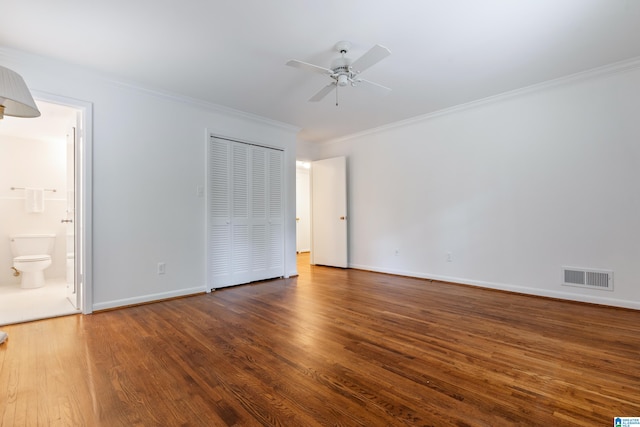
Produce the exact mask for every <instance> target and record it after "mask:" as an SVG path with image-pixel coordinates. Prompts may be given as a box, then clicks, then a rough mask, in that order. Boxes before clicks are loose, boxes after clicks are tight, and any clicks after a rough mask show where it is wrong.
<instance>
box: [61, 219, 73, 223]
mask: <svg viewBox="0 0 640 427" xmlns="http://www.w3.org/2000/svg"><path fill="white" fill-rule="evenodd" d="M60 222H62V223H65V222H73V220H72V219H63V220H60Z"/></svg>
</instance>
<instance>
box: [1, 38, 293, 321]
mask: <svg viewBox="0 0 640 427" xmlns="http://www.w3.org/2000/svg"><path fill="white" fill-rule="evenodd" d="M0 64H2V65H4V66H7V67H9V68H11V69H13V70H15V71H17V72H18V73H20V74H21V75H22V76H23V78H24V79H25V81H26V82H27V84H28V85H29V87H30V88H31V89H32V90H36V91H40V92H43V93H52V94H56V95H60V96H65V97H69V98H75V99H79V100H82V101H87V102H91V103H92V104H93V188H92V197H93V205H92V211H93V229H92V232H93V277H92V283H93V303H92V307H91V308H90V310H91V309H93V310H98V309H106V308H111V307H117V306H123V305H127V304H135V303H140V302H145V301H153V300H158V299H162V298H169V297H174V296H180V295H187V294H191V293H196V292H203V291H204V290H205V199H204V197H201V196H198V193H197V188H198V187H199V186H204V185H205V147H206V145H205V142H206V135H207V132H208V131H212V132H214V133H217V134H220V135H224V136H228V137H233V138H238V139H241V140H246V141H253V142H260V143H263V144H267V145H270V146H273V147H277V148H282V149H283V150H284V153H285V191H286V194H285V203H286V212H285V221H286V230H285V272H286V274H287V275H293V274H297V269H296V264H295V134H296V132H297V129H295V128H293V127H291V126H288V125H284V124H281V123H276V122H272V121H268V120H264V119H261V118H258V117H254V116H250V115H246V114H243V113H240V112H236V111H233V110H229V109H226V108H223V107H219V106H215V105H211V104H205V103H201V102H199V101H196V100H192V99H184V98H179V97H175V96H171V95H167V94H162V93H160V92H157V91H152V90H148V89H145V88H141V87H139V86H137V85H135V84H129V83H123V82H118V81H115V80H111V79H109V78H106V77H104V76H100V75H97V74H95V73H93V72H91V71H89V70H84V69H80V68H77V67H74V66H71V65H68V64H64V63H61V62H58V61H51V60H49V59H46V58H42V57H37V56H33V55H27V54H25V53H22V52H17V51H13V50H7V49H0ZM212 78H214V76H212ZM159 262H164V263H166V274H163V275H159V274H157V264H158V263H159Z"/></svg>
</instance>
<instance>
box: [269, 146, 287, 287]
mask: <svg viewBox="0 0 640 427" xmlns="http://www.w3.org/2000/svg"><path fill="white" fill-rule="evenodd" d="M268 160H269V169H268V171H269V172H268V184H267V188H268V195H267V199H268V200H269V217H268V223H269V247H268V257H269V271H268V273H267V275H268V276H269V277H280V276H284V196H283V187H284V186H283V180H282V176H283V169H284V168H283V166H284V165H283V153H282V151H276V150H269V152H268Z"/></svg>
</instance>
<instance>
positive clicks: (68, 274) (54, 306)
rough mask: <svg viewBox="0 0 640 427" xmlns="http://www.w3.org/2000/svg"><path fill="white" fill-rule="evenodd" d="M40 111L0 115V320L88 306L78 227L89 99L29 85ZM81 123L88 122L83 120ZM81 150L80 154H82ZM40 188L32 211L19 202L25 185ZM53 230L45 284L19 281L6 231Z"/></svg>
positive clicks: (84, 214) (2, 322)
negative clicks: (26, 285) (27, 116)
mask: <svg viewBox="0 0 640 427" xmlns="http://www.w3.org/2000/svg"><path fill="white" fill-rule="evenodd" d="M33 94H34V98H35V100H36V103H37V105H38V108H39V109H40V111H41V113H42V115H41V117H39V118H35V119H21V118H15V117H5V118H4V119H3V120H2V121H0V159H1V160H0V163H2V167H1V168H0V183H1V186H0V217H2V218H3V221H2V222H1V223H0V239H2V240H4V242H3V244H2V245H0V256H1V258H0V326H2V325H5V324H11V323H20V322H25V321H31V320H38V319H43V318H50V317H56V316H63V315H69V314H75V313H81V312H85V313H86V312H90V308H88V307H87V304H85V302H86V301H89V299H88V297H89V295H88V292H87V291H88V289H87V288H88V287H87V283H86V280H85V278H86V277H89V276H87V273H86V271H87V264H86V262H84V260H86V259H87V250H86V248H87V247H90V246H87V244H86V242H87V241H88V239H87V236H86V233H85V229H86V226H87V224H86V222H87V221H86V220H85V218H87V213H88V212H86V209H84V207H85V206H87V203H86V200H84V198H85V197H86V192H85V191H84V189H85V188H90V186H87V182H86V176H87V175H88V172H87V170H88V166H90V165H89V164H88V160H89V159H90V153H88V151H89V149H90V144H88V142H89V141H87V135H90V133H89V132H88V129H90V121H89V120H90V117H91V116H90V112H91V105H90V104H88V103H85V102H82V101H77V100H73V99H67V98H63V97H58V96H54V95H50V94H38V93H37V92H35V91H34V92H33ZM88 124H89V125H88ZM88 155H89V157H88V158H87V156H88ZM27 188H29V189H30V190H33V189H36V191H42V192H43V197H42V199H43V200H42V201H43V206H42V209H40V210H38V211H37V212H33V211H30V210H29V209H25V207H27V206H26V205H27V204H28V203H25V202H26V199H25V193H26V189H27ZM16 234H54V235H55V244H54V249H53V251H52V253H51V265H50V266H49V267H47V268H46V269H45V271H44V273H45V274H44V275H45V285H44V286H42V287H40V288H36V289H23V288H22V287H21V278H20V276H15V275H14V274H15V273H17V271H15V270H14V269H12V266H13V256H12V253H11V245H10V236H11V235H16Z"/></svg>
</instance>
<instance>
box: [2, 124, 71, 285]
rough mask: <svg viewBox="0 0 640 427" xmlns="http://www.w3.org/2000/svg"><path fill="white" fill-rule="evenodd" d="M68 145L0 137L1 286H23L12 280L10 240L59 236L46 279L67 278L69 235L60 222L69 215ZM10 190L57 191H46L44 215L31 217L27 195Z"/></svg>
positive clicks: (14, 278)
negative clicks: (45, 189) (43, 235)
mask: <svg viewBox="0 0 640 427" xmlns="http://www.w3.org/2000/svg"><path fill="white" fill-rule="evenodd" d="M66 165H67V159H66V142H65V140H64V139H62V140H60V141H41V140H34V139H23V138H18V137H10V136H0V218H2V221H0V285H4V284H15V283H19V282H20V278H19V277H14V276H13V270H11V267H12V265H13V262H12V259H13V256H12V255H11V249H10V245H9V236H10V235H12V234H39V233H51V234H56V236H57V237H56V242H55V247H54V253H53V254H52V258H51V260H52V263H51V266H50V267H49V268H47V269H46V270H45V272H44V273H45V277H47V278H51V277H64V276H65V273H66V270H65V266H66V239H65V236H66V231H65V227H64V225H63V224H62V223H61V222H60V220H61V219H62V218H65V211H66V207H67V204H66V194H67V191H66V190H67V184H66V173H67V172H66ZM11 187H33V188H48V189H55V190H56V192H55V193H54V192H51V191H45V193H44V198H45V201H44V212H41V213H28V212H27V211H26V209H25V198H24V195H25V191H24V190H11Z"/></svg>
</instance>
